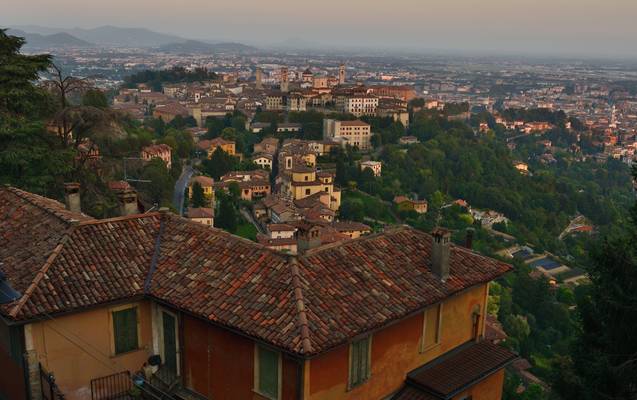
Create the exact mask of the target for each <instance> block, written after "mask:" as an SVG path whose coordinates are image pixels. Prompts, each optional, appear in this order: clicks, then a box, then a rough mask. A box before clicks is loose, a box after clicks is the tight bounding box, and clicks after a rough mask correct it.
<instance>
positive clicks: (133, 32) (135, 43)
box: [9, 25, 256, 52]
mask: <svg viewBox="0 0 637 400" xmlns="http://www.w3.org/2000/svg"><path fill="white" fill-rule="evenodd" d="M9 33H11V34H13V35H17V36H24V37H25V38H26V40H27V47H33V48H50V47H89V46H95V47H101V46H103V47H156V48H159V49H160V50H162V51H168V52H193V51H205V52H249V51H254V50H256V49H255V48H254V47H251V46H246V45H243V44H241V43H214V42H203V41H196V40H188V39H185V38H182V37H179V36H175V35H170V34H165V33H160V32H155V31H151V30H149V29H145V28H120V27H116V26H110V25H106V26H100V27H97V28H92V29H83V28H71V29H64V28H49V27H44V26H38V25H22V26H14V27H12V28H11V29H10V30H9Z"/></svg>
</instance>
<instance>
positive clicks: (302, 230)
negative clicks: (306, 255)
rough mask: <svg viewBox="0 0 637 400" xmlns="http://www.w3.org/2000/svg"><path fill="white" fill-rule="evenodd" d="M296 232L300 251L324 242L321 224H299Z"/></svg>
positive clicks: (318, 245)
mask: <svg viewBox="0 0 637 400" xmlns="http://www.w3.org/2000/svg"><path fill="white" fill-rule="evenodd" d="M296 234H297V246H298V252H299V253H303V252H305V251H307V250H310V249H314V248H316V247H320V246H321V245H322V244H323V243H322V240H321V227H320V226H319V225H314V224H311V223H308V224H303V225H302V226H299V228H298V230H297V233H296Z"/></svg>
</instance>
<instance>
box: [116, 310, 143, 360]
mask: <svg viewBox="0 0 637 400" xmlns="http://www.w3.org/2000/svg"><path fill="white" fill-rule="evenodd" d="M113 336H114V342H115V354H120V353H126V352H128V351H132V350H135V349H137V348H138V343H137V308H136V307H132V308H128V309H125V310H121V311H115V312H113Z"/></svg>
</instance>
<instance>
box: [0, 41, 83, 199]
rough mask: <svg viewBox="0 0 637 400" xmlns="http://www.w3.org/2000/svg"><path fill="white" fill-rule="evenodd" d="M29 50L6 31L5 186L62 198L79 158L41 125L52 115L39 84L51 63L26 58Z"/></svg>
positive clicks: (0, 107)
mask: <svg viewBox="0 0 637 400" xmlns="http://www.w3.org/2000/svg"><path fill="white" fill-rule="evenodd" d="M23 44H24V40H23V39H22V38H19V37H16V36H9V35H7V34H6V33H5V30H1V29H0V183H3V184H10V185H14V186H18V187H22V188H24V189H26V190H29V191H32V192H36V193H41V194H45V195H49V196H53V197H57V196H58V195H61V193H60V192H61V187H62V182H63V180H64V176H65V175H66V174H68V173H69V172H70V171H71V167H72V160H73V153H72V152H71V151H68V150H67V149H61V148H59V145H58V143H57V142H56V140H55V137H54V136H53V135H51V134H49V133H48V132H47V131H46V129H45V127H44V124H43V123H42V122H41V121H39V119H40V118H43V117H46V116H47V115H49V114H50V112H51V111H52V110H51V109H50V107H49V106H48V105H47V103H50V102H49V101H47V99H49V98H50V97H49V96H48V95H47V94H46V92H44V91H43V90H41V89H40V88H38V87H36V86H35V85H34V84H33V82H34V81H35V80H36V79H37V78H38V75H39V73H41V72H44V71H45V70H46V69H47V68H48V67H49V65H50V60H51V58H50V56H48V55H36V56H25V55H22V54H20V48H21V47H22V45H23Z"/></svg>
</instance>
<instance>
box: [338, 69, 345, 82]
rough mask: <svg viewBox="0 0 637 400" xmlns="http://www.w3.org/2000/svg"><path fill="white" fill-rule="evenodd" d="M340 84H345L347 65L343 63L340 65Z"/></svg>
mask: <svg viewBox="0 0 637 400" xmlns="http://www.w3.org/2000/svg"><path fill="white" fill-rule="evenodd" d="M338 84H339V85H344V84H345V65H343V64H341V66H340V67H338Z"/></svg>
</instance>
